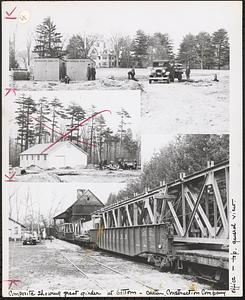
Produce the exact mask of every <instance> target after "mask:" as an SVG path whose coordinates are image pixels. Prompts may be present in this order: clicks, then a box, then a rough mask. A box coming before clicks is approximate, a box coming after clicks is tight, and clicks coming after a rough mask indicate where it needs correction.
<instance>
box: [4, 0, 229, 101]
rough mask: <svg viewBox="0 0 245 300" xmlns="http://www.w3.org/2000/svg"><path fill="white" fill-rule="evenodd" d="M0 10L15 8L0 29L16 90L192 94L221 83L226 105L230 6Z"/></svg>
mask: <svg viewBox="0 0 245 300" xmlns="http://www.w3.org/2000/svg"><path fill="white" fill-rule="evenodd" d="M33 5H34V7H33ZM4 8H6V10H7V11H12V10H14V11H13V13H12V15H13V18H15V19H11V20H6V21H8V24H7V26H6V27H5V29H6V30H7V31H8V41H7V40H6V42H9V81H10V83H12V85H13V86H14V87H15V88H16V89H19V90H60V89H61V90H77V89H133V90H134V89H141V90H144V91H146V92H149V91H150V90H151V89H153V88H152V87H151V84H152V85H153V84H155V83H170V85H171V87H170V88H169V89H170V90H172V89H174V90H176V93H180V94H181V93H182V92H183V91H182V90H183V89H184V87H185V86H186V85H188V86H190V88H189V93H190V94H192V93H194V96H197V97H198V96H200V95H202V94H204V95H205V96H206V95H207V94H209V93H210V94H213V93H214V91H213V90H212V88H211V87H210V86H211V85H215V87H216V83H217V82H219V81H220V82H222V84H221V85H220V86H218V87H217V92H220V96H221V98H220V99H221V100H222V101H226V100H227V96H228V85H229V72H228V71H227V70H228V69H229V29H230V25H231V24H230V23H231V20H230V16H231V15H232V14H231V13H230V10H231V8H232V7H231V4H230V3H229V2H227V4H226V3H224V2H222V1H221V2H220V3H217V2H214V3H212V2H209V1H208V2H201V3H194V2H191V1H190V2H188V1H187V2H185V1H183V2H177V1H176V2H175V1H173V2H153V1H150V2H141V3H140V2H113V3H112V2H104V1H103V2H86V1H82V2H76V1H73V2H69V1H58V2H52V1H40V2H35V3H34V2H33V3H32V2H31V1H30V2H18V1H16V2H10V1H9V2H7V3H5V5H4ZM33 8H35V9H33ZM221 11H222V14H221V13H220V12H221ZM12 15H11V16H12ZM162 85H163V84H162ZM162 85H161V86H160V84H158V85H157V87H155V86H154V89H156V91H157V90H160V89H164V88H165V87H162ZM221 90H222V92H221ZM215 91H216V88H215ZM160 92H161V91H160ZM210 97H214V96H213V95H212V96H210ZM222 101H221V102H222Z"/></svg>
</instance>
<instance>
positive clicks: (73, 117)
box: [65, 103, 85, 144]
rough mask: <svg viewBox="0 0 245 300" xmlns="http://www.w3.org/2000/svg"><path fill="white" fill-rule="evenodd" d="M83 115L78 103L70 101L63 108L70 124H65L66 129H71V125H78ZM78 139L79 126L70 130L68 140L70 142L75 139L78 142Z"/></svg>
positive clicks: (83, 112) (83, 111)
mask: <svg viewBox="0 0 245 300" xmlns="http://www.w3.org/2000/svg"><path fill="white" fill-rule="evenodd" d="M84 117H85V110H84V109H83V108H82V107H81V106H80V105H78V104H75V103H71V104H70V105H69V106H68V107H67V108H66V109H65V119H67V120H70V124H68V125H67V130H71V129H72V128H73V127H75V126H76V125H78V124H79V123H80V122H81V121H82V120H83V119H84ZM78 139H79V127H78V128H76V129H75V130H72V131H71V133H70V135H69V140H70V141H71V142H72V141H74V140H76V142H77V144H78Z"/></svg>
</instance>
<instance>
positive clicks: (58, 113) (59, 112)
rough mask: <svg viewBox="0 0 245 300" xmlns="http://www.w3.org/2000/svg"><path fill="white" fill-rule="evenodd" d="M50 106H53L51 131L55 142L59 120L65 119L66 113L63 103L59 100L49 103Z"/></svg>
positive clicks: (52, 140)
mask: <svg viewBox="0 0 245 300" xmlns="http://www.w3.org/2000/svg"><path fill="white" fill-rule="evenodd" d="M49 105H50V106H51V122H52V125H51V126H52V127H51V128H52V130H51V142H54V138H55V129H56V128H57V127H58V121H57V118H59V117H61V118H63V117H65V114H64V111H63V105H62V103H61V101H60V100H59V99H58V98H56V97H55V98H54V99H53V100H51V101H50V102H49Z"/></svg>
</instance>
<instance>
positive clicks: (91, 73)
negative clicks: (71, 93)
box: [87, 64, 96, 80]
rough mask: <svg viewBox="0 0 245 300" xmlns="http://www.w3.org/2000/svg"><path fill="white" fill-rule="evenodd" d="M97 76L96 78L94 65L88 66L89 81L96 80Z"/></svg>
mask: <svg viewBox="0 0 245 300" xmlns="http://www.w3.org/2000/svg"><path fill="white" fill-rule="evenodd" d="M95 76H96V69H95V66H94V65H92V66H90V64H88V68H87V78H88V80H95Z"/></svg>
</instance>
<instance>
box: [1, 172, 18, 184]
mask: <svg viewBox="0 0 245 300" xmlns="http://www.w3.org/2000/svg"><path fill="white" fill-rule="evenodd" d="M15 174H16V172H14V173H13V174H11V175H9V176H8V175H6V174H5V175H4V176H5V177H7V178H8V180H5V181H6V182H11V181H14V180H13V179H12V178H13V177H14V175H15Z"/></svg>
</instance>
